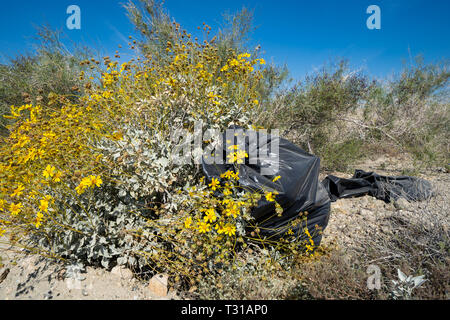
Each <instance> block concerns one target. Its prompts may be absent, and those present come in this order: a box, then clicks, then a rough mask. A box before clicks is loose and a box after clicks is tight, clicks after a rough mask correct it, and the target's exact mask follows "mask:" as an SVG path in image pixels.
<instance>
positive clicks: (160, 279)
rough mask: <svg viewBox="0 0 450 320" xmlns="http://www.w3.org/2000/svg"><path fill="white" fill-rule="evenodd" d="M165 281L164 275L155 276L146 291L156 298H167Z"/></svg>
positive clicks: (166, 278)
mask: <svg viewBox="0 0 450 320" xmlns="http://www.w3.org/2000/svg"><path fill="white" fill-rule="evenodd" d="M167 280H168V277H167V275H164V274H157V275H155V276H153V277H152V278H151V279H150V283H149V284H148V289H149V290H150V292H151V294H152V295H155V296H158V297H165V296H167Z"/></svg>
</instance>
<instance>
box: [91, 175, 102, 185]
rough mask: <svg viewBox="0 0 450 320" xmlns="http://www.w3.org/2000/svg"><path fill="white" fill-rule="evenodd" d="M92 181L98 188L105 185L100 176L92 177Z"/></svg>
mask: <svg viewBox="0 0 450 320" xmlns="http://www.w3.org/2000/svg"><path fill="white" fill-rule="evenodd" d="M90 179H91V185H92V186H93V185H96V186H97V187H100V186H101V185H102V183H103V181H102V179H101V178H100V176H90Z"/></svg>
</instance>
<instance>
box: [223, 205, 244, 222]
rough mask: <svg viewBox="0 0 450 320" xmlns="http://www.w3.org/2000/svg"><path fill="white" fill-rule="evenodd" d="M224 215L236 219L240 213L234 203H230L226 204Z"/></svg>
mask: <svg viewBox="0 0 450 320" xmlns="http://www.w3.org/2000/svg"><path fill="white" fill-rule="evenodd" d="M224 213H225V214H226V215H227V216H233V217H234V218H237V216H238V215H239V213H240V211H239V208H238V207H237V205H236V204H235V203H230V204H228V206H227V208H226V209H225V210H224Z"/></svg>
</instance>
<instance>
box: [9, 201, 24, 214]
mask: <svg viewBox="0 0 450 320" xmlns="http://www.w3.org/2000/svg"><path fill="white" fill-rule="evenodd" d="M22 207H23V206H22V203H18V204H15V203H11V205H10V207H9V211H11V215H13V216H17V215H18V214H19V213H20V211H22V209H21V208H22Z"/></svg>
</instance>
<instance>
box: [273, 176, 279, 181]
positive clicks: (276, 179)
mask: <svg viewBox="0 0 450 320" xmlns="http://www.w3.org/2000/svg"><path fill="white" fill-rule="evenodd" d="M280 179H281V176H276V177H275V178H273V180H272V182H277V181H278V180H280Z"/></svg>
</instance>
